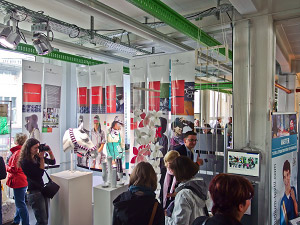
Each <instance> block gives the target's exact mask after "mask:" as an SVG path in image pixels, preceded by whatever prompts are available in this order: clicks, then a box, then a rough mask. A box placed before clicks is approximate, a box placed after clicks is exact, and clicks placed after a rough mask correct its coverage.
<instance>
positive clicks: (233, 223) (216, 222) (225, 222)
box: [192, 214, 242, 225]
mask: <svg viewBox="0 0 300 225" xmlns="http://www.w3.org/2000/svg"><path fill="white" fill-rule="evenodd" d="M206 218H207V216H201V217H198V218H197V219H196V220H195V221H194V222H193V224H192V225H202V224H203V222H204V221H205V219H206ZM205 225H242V224H241V223H240V222H239V221H237V220H235V219H230V218H228V217H227V216H225V215H222V214H215V215H214V216H213V217H211V218H209V219H208V220H207V221H206V223H205Z"/></svg>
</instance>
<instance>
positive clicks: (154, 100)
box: [148, 55, 170, 168]
mask: <svg viewBox="0 0 300 225" xmlns="http://www.w3.org/2000/svg"><path fill="white" fill-rule="evenodd" d="M148 81H149V89H150V90H149V110H150V111H152V110H155V111H160V112H162V114H161V117H160V118H159V119H160V123H159V124H160V125H159V126H157V128H156V129H157V130H156V137H155V138H156V140H155V141H156V143H157V142H158V143H159V145H160V146H162V148H161V149H160V151H161V152H162V155H163V157H164V156H165V155H166V154H167V151H168V149H169V140H168V137H167V135H168V134H167V125H168V112H169V108H170V107H169V95H170V93H169V90H170V55H160V56H152V57H148ZM151 90H156V92H154V91H151ZM160 167H161V168H163V167H164V162H163V158H161V163H160Z"/></svg>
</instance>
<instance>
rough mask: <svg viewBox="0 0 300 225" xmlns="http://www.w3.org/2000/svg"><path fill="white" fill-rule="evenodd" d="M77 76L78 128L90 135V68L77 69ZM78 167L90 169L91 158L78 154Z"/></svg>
mask: <svg viewBox="0 0 300 225" xmlns="http://www.w3.org/2000/svg"><path fill="white" fill-rule="evenodd" d="M76 76H77V106H78V108H77V117H78V127H79V126H83V129H82V130H83V131H84V132H86V133H87V134H88V135H89V133H90V81H89V80H90V79H89V67H88V66H80V67H77V68H76ZM77 165H78V166H82V167H86V168H89V165H90V162H89V158H88V157H86V156H82V155H80V154H77Z"/></svg>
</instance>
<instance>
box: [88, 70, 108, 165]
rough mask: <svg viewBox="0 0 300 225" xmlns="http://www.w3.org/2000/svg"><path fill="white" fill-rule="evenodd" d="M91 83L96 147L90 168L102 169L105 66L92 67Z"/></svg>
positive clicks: (103, 156)
mask: <svg viewBox="0 0 300 225" xmlns="http://www.w3.org/2000/svg"><path fill="white" fill-rule="evenodd" d="M90 81H91V108H92V114H91V120H92V121H91V128H90V138H91V140H92V142H93V144H94V145H95V146H96V150H95V151H94V152H93V154H92V155H91V160H90V162H91V164H90V168H93V169H102V168H101V162H102V161H103V160H105V158H106V149H105V144H106V129H105V127H106V115H105V113H106V107H105V94H106V93H105V65H104V64H102V65H96V66H91V67H90Z"/></svg>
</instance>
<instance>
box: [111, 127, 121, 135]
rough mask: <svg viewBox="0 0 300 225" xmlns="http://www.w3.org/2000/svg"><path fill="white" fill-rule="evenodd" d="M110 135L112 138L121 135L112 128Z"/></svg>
mask: <svg viewBox="0 0 300 225" xmlns="http://www.w3.org/2000/svg"><path fill="white" fill-rule="evenodd" d="M110 134H111V136H118V135H119V130H115V129H114V128H111V130H110Z"/></svg>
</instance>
